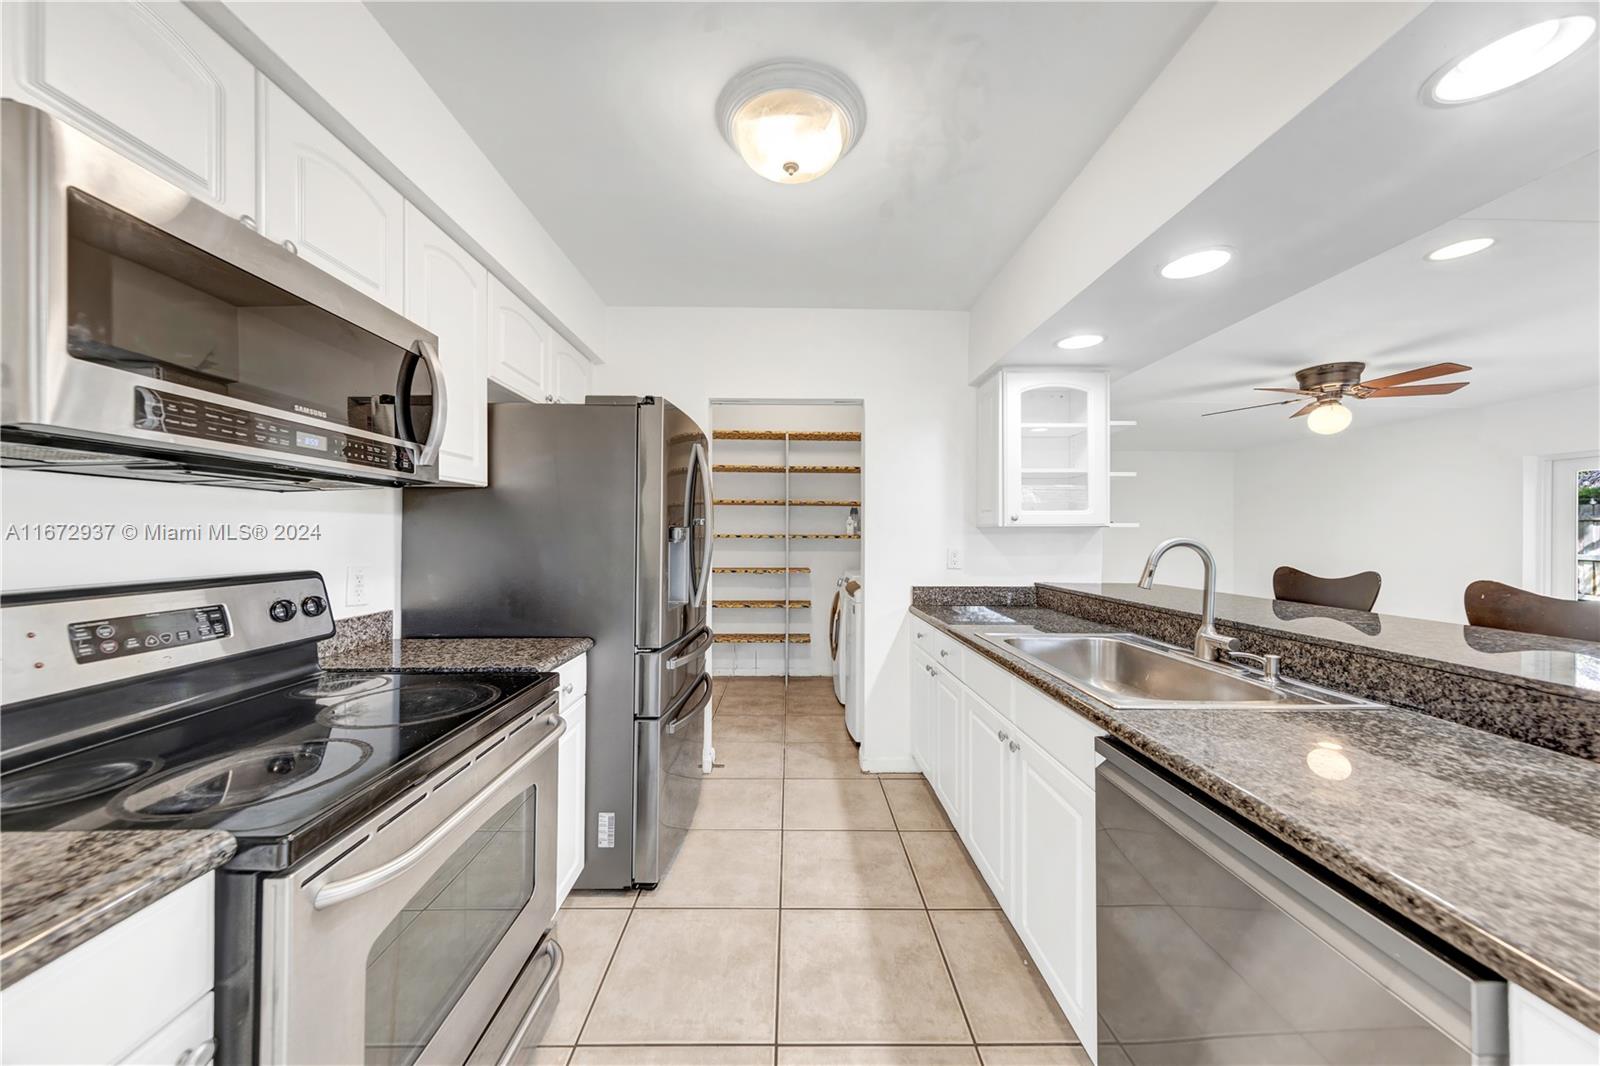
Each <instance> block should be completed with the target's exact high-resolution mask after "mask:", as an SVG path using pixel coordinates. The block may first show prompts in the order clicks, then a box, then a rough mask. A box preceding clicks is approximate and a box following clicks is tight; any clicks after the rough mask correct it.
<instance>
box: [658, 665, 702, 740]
mask: <svg viewBox="0 0 1600 1066" xmlns="http://www.w3.org/2000/svg"><path fill="white" fill-rule="evenodd" d="M701 688H705V689H708V690H709V689H710V688H711V678H710V676H709V675H707V674H701V675H700V680H698V681H696V682H695V683H694V688H692V689H690V690H689V695H688V696H686V697H684V700H683V702H682V703H680V704H678V706H677V709H676V710H675V711H673V712H672V713H671V714H669V715H668V716H667V717H668V720H667V732H668V733H669V734H671V733H676V732H677V731H678V727H679V726H682V725H684V724H685V723H686V722H688V721H689V720H690V719H692V718H693V717H694V716H695V715H697V714H699V713H700V712H701V711H703V710H705V709H706V701H705V700H703V699H701V698H700V690H701ZM707 694H708V695H709V692H708V693H707ZM691 705H692V706H693V707H694V710H692V711H688V712H687V713H685V711H684V708H686V707H689V706H691Z"/></svg>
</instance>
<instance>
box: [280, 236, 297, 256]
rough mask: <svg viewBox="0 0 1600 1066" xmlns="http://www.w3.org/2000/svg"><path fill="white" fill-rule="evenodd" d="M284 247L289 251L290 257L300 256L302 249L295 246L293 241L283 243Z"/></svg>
mask: <svg viewBox="0 0 1600 1066" xmlns="http://www.w3.org/2000/svg"><path fill="white" fill-rule="evenodd" d="M283 247H284V248H285V249H286V250H287V251H288V253H289V254H290V255H299V254H300V249H298V248H296V247H295V246H294V242H293V241H291V240H288V239H285V240H284V242H283Z"/></svg>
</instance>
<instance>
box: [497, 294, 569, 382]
mask: <svg viewBox="0 0 1600 1066" xmlns="http://www.w3.org/2000/svg"><path fill="white" fill-rule="evenodd" d="M550 337H551V329H550V327H549V326H547V325H545V322H544V319H542V318H540V317H539V316H538V315H537V314H535V313H534V311H533V309H532V308H530V307H529V306H528V305H527V304H525V303H523V302H522V301H521V300H519V299H517V296H516V294H515V293H513V292H512V291H511V290H510V289H508V288H506V286H505V284H504V283H503V282H501V280H500V279H499V278H497V277H495V276H494V275H493V274H491V275H489V380H490V381H491V382H493V383H494V384H496V385H499V386H500V387H501V388H504V389H508V390H510V391H511V392H513V393H515V394H516V395H517V396H520V397H522V398H523V399H525V400H533V401H534V402H535V403H547V402H550V401H552V400H554V399H555V386H554V385H553V384H552V383H551V353H550Z"/></svg>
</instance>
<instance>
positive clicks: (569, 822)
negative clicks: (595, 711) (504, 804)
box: [556, 655, 589, 906]
mask: <svg viewBox="0 0 1600 1066" xmlns="http://www.w3.org/2000/svg"><path fill="white" fill-rule="evenodd" d="M559 674H560V678H561V716H562V717H563V718H565V719H566V720H567V731H566V732H565V733H563V734H562V735H561V740H560V742H559V744H558V746H557V749H556V750H557V753H558V760H557V761H558V763H559V774H560V776H559V779H558V780H559V783H558V784H557V785H556V791H557V794H558V796H559V801H558V802H559V805H560V807H559V813H558V815H557V822H556V905H557V906H560V905H561V904H562V903H565V902H566V899H567V893H568V892H571V891H572V886H573V885H574V884H576V883H577V881H578V875H579V874H581V873H583V863H584V844H585V841H584V830H585V828H586V827H587V826H588V824H589V822H588V816H587V815H586V814H585V803H586V802H587V800H586V797H587V794H588V791H587V783H586V778H585V765H586V763H587V760H588V750H589V704H588V700H587V699H586V698H585V697H586V694H587V692H588V684H587V681H588V656H585V655H580V656H578V657H577V658H576V659H574V660H572V661H571V662H569V663H565V664H563V665H562V667H561V669H560V671H559Z"/></svg>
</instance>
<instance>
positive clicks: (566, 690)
mask: <svg viewBox="0 0 1600 1066" xmlns="http://www.w3.org/2000/svg"><path fill="white" fill-rule="evenodd" d="M561 692H562V694H563V695H567V696H570V695H572V682H571V681H568V682H567V683H566V684H565V685H562V686H561Z"/></svg>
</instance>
